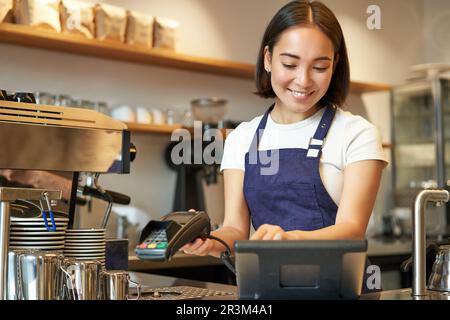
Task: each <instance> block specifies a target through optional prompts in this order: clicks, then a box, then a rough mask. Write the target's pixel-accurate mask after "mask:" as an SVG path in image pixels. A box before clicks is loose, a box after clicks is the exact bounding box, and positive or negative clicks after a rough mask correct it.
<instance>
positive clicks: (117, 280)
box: [102, 270, 141, 300]
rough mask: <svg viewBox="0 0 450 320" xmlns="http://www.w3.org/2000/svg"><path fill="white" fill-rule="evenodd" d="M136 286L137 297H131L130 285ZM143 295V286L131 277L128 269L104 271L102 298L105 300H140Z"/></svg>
mask: <svg viewBox="0 0 450 320" xmlns="http://www.w3.org/2000/svg"><path fill="white" fill-rule="evenodd" d="M130 284H133V285H135V286H136V290H137V297H136V298H134V299H129V297H128V289H129V285H130ZM140 296H141V286H140V284H139V283H137V282H134V281H132V280H131V279H130V275H129V273H128V271H125V270H108V271H105V272H103V273H102V298H103V300H138V299H139V298H140Z"/></svg>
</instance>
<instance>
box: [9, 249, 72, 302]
mask: <svg viewBox="0 0 450 320" xmlns="http://www.w3.org/2000/svg"><path fill="white" fill-rule="evenodd" d="M63 259H64V256H63V255H62V254H58V253H52V252H48V251H35V252H29V253H19V254H18V256H17V274H16V291H17V292H18V299H20V300H57V299H59V297H60V296H59V294H60V292H61V289H60V284H61V282H60V274H61V273H60V271H59V270H60V265H61V262H62V261H63Z"/></svg>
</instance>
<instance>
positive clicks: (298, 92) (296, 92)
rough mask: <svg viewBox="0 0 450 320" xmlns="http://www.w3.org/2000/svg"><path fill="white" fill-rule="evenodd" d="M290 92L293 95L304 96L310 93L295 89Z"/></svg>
mask: <svg viewBox="0 0 450 320" xmlns="http://www.w3.org/2000/svg"><path fill="white" fill-rule="evenodd" d="M291 92H292V94H293V95H294V96H295V97H306V96H309V95H310V94H311V93H308V92H301V91H295V90H291Z"/></svg>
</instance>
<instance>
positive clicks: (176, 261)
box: [128, 252, 223, 271]
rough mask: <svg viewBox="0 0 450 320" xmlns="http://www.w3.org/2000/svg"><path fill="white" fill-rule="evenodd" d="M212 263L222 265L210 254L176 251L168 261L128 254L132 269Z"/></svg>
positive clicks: (202, 265)
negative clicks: (202, 255) (140, 257)
mask: <svg viewBox="0 0 450 320" xmlns="http://www.w3.org/2000/svg"><path fill="white" fill-rule="evenodd" d="M212 265H223V262H222V261H221V260H220V259H217V258H214V257H211V256H204V257H200V256H193V255H187V254H184V253H183V252H178V253H176V254H175V255H174V256H173V258H172V259H171V260H170V261H151V260H140V259H139V258H138V257H137V256H136V255H135V254H134V252H130V253H129V256H128V268H129V269H130V270H133V271H142V270H155V269H174V268H186V267H205V266H212Z"/></svg>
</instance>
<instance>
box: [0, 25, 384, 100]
mask: <svg viewBox="0 0 450 320" xmlns="http://www.w3.org/2000/svg"><path fill="white" fill-rule="evenodd" d="M0 42H4V43H10V44H15V45H21V46H26V47H34V48H40V49H48V50H52V51H60V52H68V53H72V54H79V55H85V56H91V57H97V58H102V59H112V60H119V61H125V62H133V63H140V64H148V65H155V66H160V67H165V68H172V69H181V70H189V71H194V72H201V73H208V74H214V75H219V76H228V77H236V78H242V79H254V74H255V65H252V64H247V63H240V62H233V61H224V60H217V59H210V58H200V57H194V56H189V55H185V54H180V53H175V52H172V51H168V50H162V49H149V48H143V47H138V46H132V45H127V44H124V43H118V42H111V41H99V40H95V39H87V38H85V37H82V36H78V35H71V34H62V33H57V32H53V31H49V30H42V29H38V28H33V27H29V26H24V25H17V24H11V23H0ZM390 88H391V87H390V86H387V85H382V84H371V83H363V82H352V83H351V85H350V92H351V93H354V94H361V93H364V92H373V91H384V90H389V89H390Z"/></svg>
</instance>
